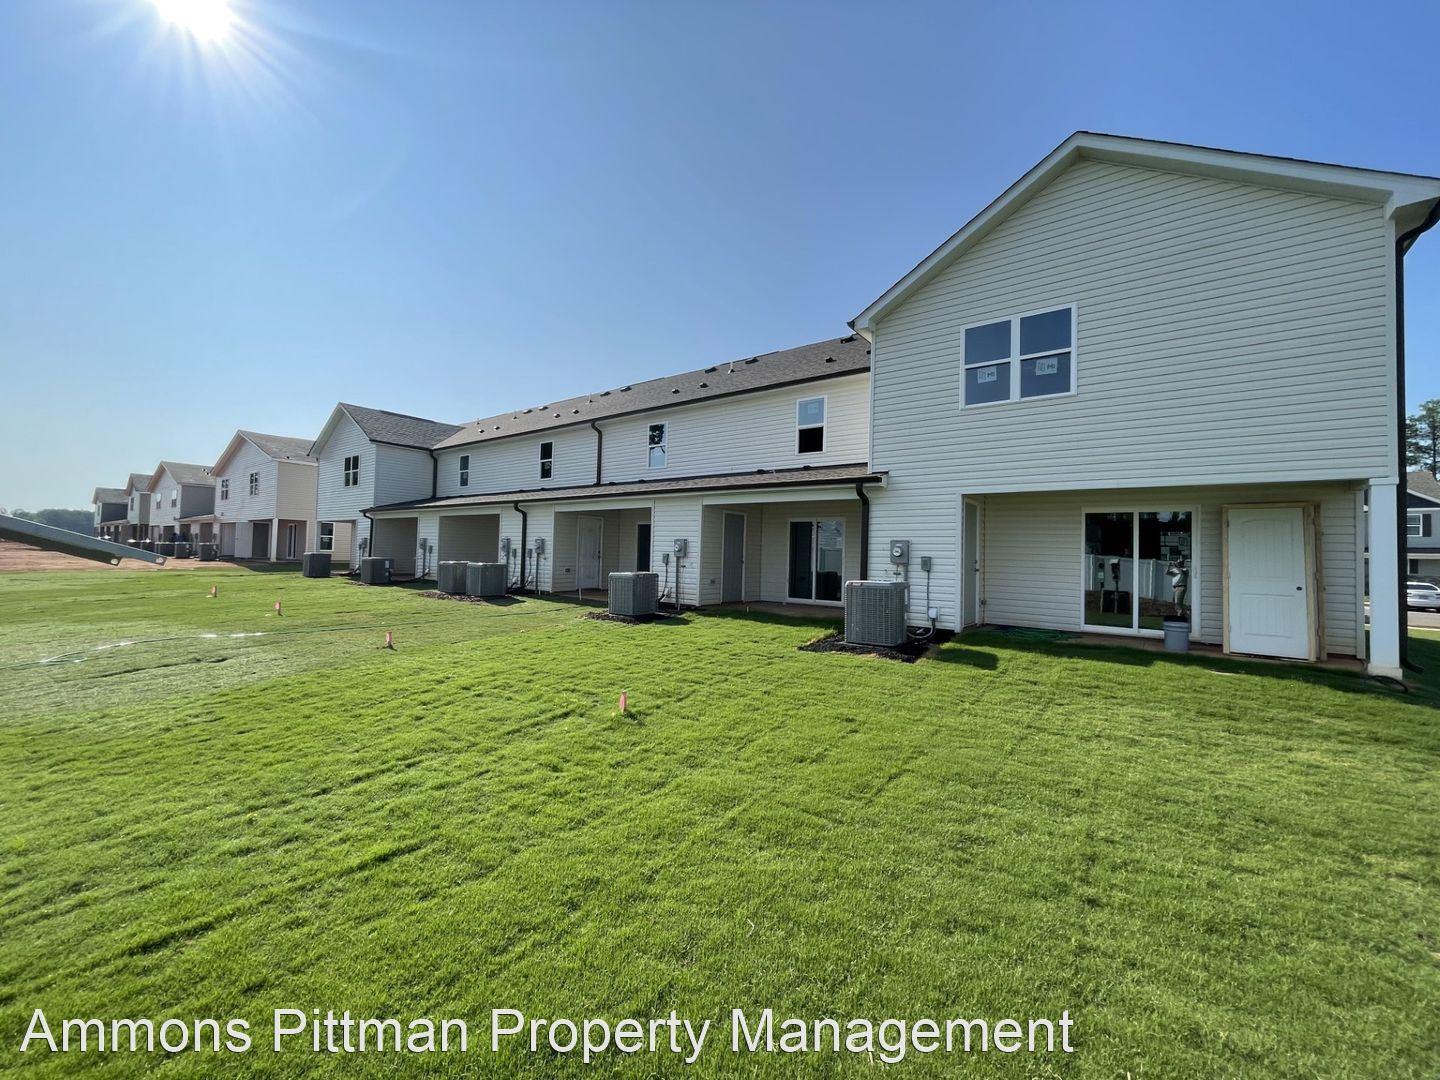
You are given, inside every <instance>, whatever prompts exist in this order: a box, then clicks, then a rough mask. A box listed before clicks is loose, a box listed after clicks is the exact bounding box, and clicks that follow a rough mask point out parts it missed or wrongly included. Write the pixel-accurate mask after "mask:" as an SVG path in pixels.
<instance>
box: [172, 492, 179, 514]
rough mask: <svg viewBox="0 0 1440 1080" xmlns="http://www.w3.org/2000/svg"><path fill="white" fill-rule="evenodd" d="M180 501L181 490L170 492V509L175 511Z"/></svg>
mask: <svg viewBox="0 0 1440 1080" xmlns="http://www.w3.org/2000/svg"><path fill="white" fill-rule="evenodd" d="M179 501H180V489H179V488H174V489H172V490H171V492H170V508H171V509H172V510H173V509H174V508H175V504H176V503H177V502H179Z"/></svg>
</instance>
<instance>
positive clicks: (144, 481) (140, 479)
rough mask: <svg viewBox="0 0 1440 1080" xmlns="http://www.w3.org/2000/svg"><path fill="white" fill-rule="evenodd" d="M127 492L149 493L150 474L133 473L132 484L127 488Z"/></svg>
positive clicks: (131, 476) (131, 475)
mask: <svg viewBox="0 0 1440 1080" xmlns="http://www.w3.org/2000/svg"><path fill="white" fill-rule="evenodd" d="M126 490H127V491H149V490H150V474H149V473H148V472H132V473H131V474H130V483H129V484H128V485H127V486H126Z"/></svg>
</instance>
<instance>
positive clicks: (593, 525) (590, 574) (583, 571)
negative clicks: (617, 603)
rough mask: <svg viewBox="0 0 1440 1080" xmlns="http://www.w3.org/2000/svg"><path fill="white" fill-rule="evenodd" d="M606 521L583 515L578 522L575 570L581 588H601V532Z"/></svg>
mask: <svg viewBox="0 0 1440 1080" xmlns="http://www.w3.org/2000/svg"><path fill="white" fill-rule="evenodd" d="M604 525H605V523H604V521H603V520H602V519H600V518H598V517H582V518H581V519H580V520H579V522H578V528H577V531H578V534H579V536H578V546H579V549H580V551H579V555H578V557H577V566H576V567H575V572H576V575H577V580H578V583H579V586H580V588H582V589H598V588H600V552H601V532H602V530H603V528H604Z"/></svg>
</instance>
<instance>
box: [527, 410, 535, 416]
mask: <svg viewBox="0 0 1440 1080" xmlns="http://www.w3.org/2000/svg"><path fill="white" fill-rule="evenodd" d="M534 411H535V410H534V409H526V410H525V415H526V416H529V415H530V414H531V413H532V412H534Z"/></svg>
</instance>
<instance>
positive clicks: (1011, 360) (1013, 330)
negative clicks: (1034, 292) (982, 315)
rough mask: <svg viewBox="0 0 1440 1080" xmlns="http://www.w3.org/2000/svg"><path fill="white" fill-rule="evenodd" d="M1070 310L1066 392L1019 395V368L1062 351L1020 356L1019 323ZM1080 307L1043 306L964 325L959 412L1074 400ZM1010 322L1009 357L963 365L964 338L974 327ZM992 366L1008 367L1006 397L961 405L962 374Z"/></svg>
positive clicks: (962, 329)
mask: <svg viewBox="0 0 1440 1080" xmlns="http://www.w3.org/2000/svg"><path fill="white" fill-rule="evenodd" d="M1066 309H1069V311H1070V348H1069V350H1068V351H1069V353H1070V389H1069V390H1066V391H1063V392H1061V393H1059V394H1040V395H1037V396H1035V397H1028V398H1026V397H1021V396H1020V365H1021V364H1022V363H1024V362H1025V361H1026V360H1034V359H1036V358H1038V357H1042V356H1054V355H1056V354H1057V353H1060V352H1065V351H1067V350H1064V349H1046V350H1044V351H1043V352H1032V353H1025V354H1024V355H1023V356H1022V355H1021V354H1020V320H1021V319H1028V318H1030V316H1032V315H1047V314H1049V313H1050V312H1052V311H1064V310H1066ZM1079 311H1080V306H1079V305H1078V304H1075V303H1069V304H1047V305H1046V306H1045V307H1040V308H1035V309H1034V310H1033V311H1022V312H1020V313H1019V314H1017V315H996V316H994V317H993V318H989V319H979V320H977V321H975V322H972V323H967V324H966V325H965V326H962V327H961V328H960V409H961V411H969V410H970V409H988V408H993V407H994V406H996V405H1029V404H1030V403H1032V402H1038V401H1063V400H1065V399H1066V398H1070V397H1074V396H1075V395H1076V393H1078V389H1079V385H1080V383H1079V372H1080V336H1079V334H1080V316H1079ZM1007 320H1008V321H1009V323H1010V355H1009V356H1008V357H1001V358H1000V359H999V360H987V361H986V362H985V363H983V364H968V365H967V364H966V363H965V335H966V333H967V332H969V331H971V330H974V329H975V328H976V327H980V326H989V325H990V324H991V323H998V322H1006V321H1007ZM994 364H1009V365H1010V396H1009V397H1005V398H1001V399H1000V400H999V401H977V402H975V403H974V404H973V405H971V404H966V402H965V372H966V371H967V370H968V369H969V368H971V367H977V368H980V367H990V366H992V365H994Z"/></svg>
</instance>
